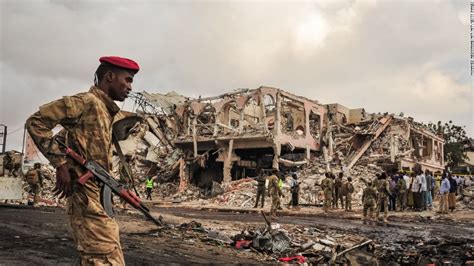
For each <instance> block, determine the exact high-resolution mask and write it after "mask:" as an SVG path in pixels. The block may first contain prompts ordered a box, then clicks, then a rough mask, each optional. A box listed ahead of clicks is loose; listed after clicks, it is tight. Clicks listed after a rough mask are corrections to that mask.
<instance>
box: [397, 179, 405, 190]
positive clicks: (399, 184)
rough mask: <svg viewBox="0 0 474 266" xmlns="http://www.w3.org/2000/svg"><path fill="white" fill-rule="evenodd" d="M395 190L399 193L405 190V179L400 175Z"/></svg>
mask: <svg viewBox="0 0 474 266" xmlns="http://www.w3.org/2000/svg"><path fill="white" fill-rule="evenodd" d="M397 190H398V192H399V193H405V192H407V184H406V183H405V179H403V177H400V178H399V179H398V181H397Z"/></svg>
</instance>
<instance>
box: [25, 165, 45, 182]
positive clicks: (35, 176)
mask: <svg viewBox="0 0 474 266" xmlns="http://www.w3.org/2000/svg"><path fill="white" fill-rule="evenodd" d="M25 178H26V183H28V184H29V185H38V184H39V185H40V186H43V174H42V173H41V170H39V169H30V170H28V172H27V173H26V175H25Z"/></svg>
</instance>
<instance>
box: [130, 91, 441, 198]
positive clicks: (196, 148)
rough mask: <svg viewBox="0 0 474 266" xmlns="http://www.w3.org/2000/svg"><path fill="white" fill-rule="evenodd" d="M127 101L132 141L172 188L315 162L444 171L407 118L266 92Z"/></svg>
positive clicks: (433, 139)
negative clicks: (139, 121) (139, 141)
mask: <svg viewBox="0 0 474 266" xmlns="http://www.w3.org/2000/svg"><path fill="white" fill-rule="evenodd" d="M134 99H135V102H136V104H137V105H138V106H139V107H141V109H142V114H143V115H144V116H145V119H144V121H146V126H145V127H146V128H145V129H144V130H143V129H142V131H143V133H141V134H139V135H140V136H141V135H143V136H142V137H143V138H145V140H146V142H148V145H151V146H150V149H148V150H147V154H144V155H143V156H144V157H145V158H148V159H150V158H155V159H153V160H152V161H155V162H157V158H160V157H161V158H164V159H166V160H168V161H169V162H168V165H172V168H173V169H172V172H173V173H176V174H179V179H180V186H179V187H180V189H179V190H182V189H184V188H185V187H187V184H188V183H189V182H193V183H194V184H196V185H198V186H201V187H205V186H210V185H212V181H216V182H220V183H222V182H223V183H227V182H229V181H232V180H236V179H241V178H245V177H248V176H256V175H257V174H258V172H259V170H260V169H271V168H279V169H280V170H282V171H285V170H294V169H296V168H299V167H305V166H307V165H308V164H312V163H313V162H314V161H315V160H319V161H321V160H322V161H323V162H324V164H325V167H324V168H325V169H324V170H325V171H335V170H337V171H348V170H350V169H351V168H353V167H354V166H355V165H375V166H377V167H379V168H381V169H385V170H394V169H403V170H412V169H413V167H414V166H415V164H420V165H421V166H422V168H423V170H424V169H429V170H431V171H433V172H441V171H442V170H443V169H444V158H443V145H444V141H443V139H442V138H441V137H439V136H437V135H435V134H434V133H433V132H431V131H430V130H429V129H428V128H427V127H424V126H423V125H422V124H419V123H416V122H415V121H414V120H413V119H412V118H405V117H403V116H397V115H393V114H369V113H366V112H365V110H364V109H362V108H359V109H349V108H347V107H345V106H343V105H341V104H327V105H325V104H321V103H319V102H317V101H314V100H310V99H307V98H304V97H301V96H296V95H293V94H291V93H289V92H286V91H283V90H281V89H277V88H271V87H259V88H257V89H239V90H236V91H234V92H231V93H226V94H223V95H219V96H216V97H207V98H201V97H200V98H198V99H189V98H186V97H184V96H180V95H178V94H176V93H174V92H172V93H168V94H164V95H163V94H151V93H147V92H143V93H138V94H136V95H135V97H134ZM145 113H147V114H146V115H145ZM150 132H152V133H153V134H150ZM121 145H122V143H121ZM143 149H145V150H146V147H145V146H144V147H143ZM125 150H126V149H125ZM150 151H153V152H154V153H155V155H154V156H151V155H150ZM168 152H172V154H171V155H169V153H168ZM173 162H174V163H173Z"/></svg>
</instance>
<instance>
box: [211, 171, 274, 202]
mask: <svg viewBox="0 0 474 266" xmlns="http://www.w3.org/2000/svg"><path fill="white" fill-rule="evenodd" d="M256 189H257V181H255V180H254V179H252V178H245V179H240V180H236V181H232V182H230V183H229V184H224V186H223V193H222V194H220V195H217V197H216V198H215V199H212V200H211V202H213V203H217V204H219V205H225V206H235V207H245V208H250V207H253V206H254V205H255V197H256ZM267 198H268V197H267ZM265 201H269V199H265Z"/></svg>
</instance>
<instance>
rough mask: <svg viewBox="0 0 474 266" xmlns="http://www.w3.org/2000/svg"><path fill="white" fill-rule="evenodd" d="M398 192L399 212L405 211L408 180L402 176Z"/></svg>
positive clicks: (398, 182)
mask: <svg viewBox="0 0 474 266" xmlns="http://www.w3.org/2000/svg"><path fill="white" fill-rule="evenodd" d="M397 191H398V198H397V203H398V210H399V211H404V210H405V208H406V207H407V185H406V180H405V178H404V177H403V176H401V177H400V178H399V179H398V181H397Z"/></svg>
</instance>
